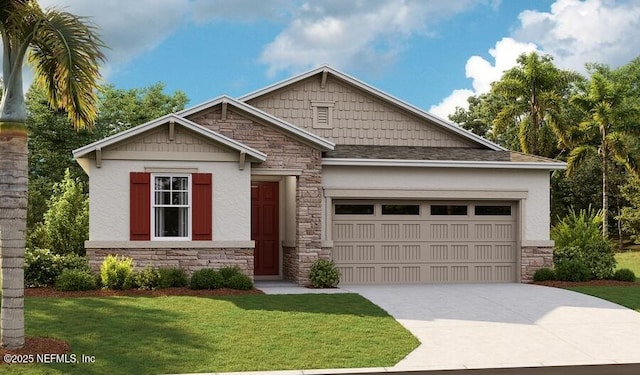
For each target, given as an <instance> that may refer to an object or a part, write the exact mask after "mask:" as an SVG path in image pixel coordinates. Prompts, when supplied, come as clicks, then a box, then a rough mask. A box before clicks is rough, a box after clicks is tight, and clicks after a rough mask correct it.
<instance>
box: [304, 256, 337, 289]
mask: <svg viewBox="0 0 640 375" xmlns="http://www.w3.org/2000/svg"><path fill="white" fill-rule="evenodd" d="M309 280H310V281H311V285H312V286H313V287H314V288H335V287H336V286H338V283H339V282H340V270H338V269H337V268H336V265H335V263H333V261H331V260H326V259H318V260H316V261H315V262H313V264H312V265H311V271H310V272H309Z"/></svg>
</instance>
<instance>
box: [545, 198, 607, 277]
mask: <svg viewBox="0 0 640 375" xmlns="http://www.w3.org/2000/svg"><path fill="white" fill-rule="evenodd" d="M551 238H552V239H553V240H554V241H555V243H556V247H555V250H554V254H553V263H554V265H555V266H556V270H557V267H558V265H560V264H562V263H563V262H565V261H568V260H577V261H581V262H582V263H583V264H585V265H586V266H587V268H588V269H589V274H590V278H592V279H607V278H610V277H612V276H613V271H614V269H615V265H616V260H615V257H614V248H613V244H611V242H609V241H608V240H607V239H606V238H604V237H602V211H594V210H591V209H589V210H580V211H579V212H576V211H575V210H570V211H569V214H568V215H567V216H565V217H564V218H562V219H560V221H559V222H558V224H556V225H555V226H554V227H553V228H552V229H551Z"/></svg>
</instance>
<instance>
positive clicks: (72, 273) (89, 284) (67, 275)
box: [55, 269, 97, 291]
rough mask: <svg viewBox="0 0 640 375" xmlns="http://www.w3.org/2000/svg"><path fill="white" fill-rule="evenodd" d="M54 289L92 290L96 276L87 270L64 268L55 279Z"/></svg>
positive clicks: (94, 287) (94, 286)
mask: <svg viewBox="0 0 640 375" xmlns="http://www.w3.org/2000/svg"><path fill="white" fill-rule="evenodd" d="M55 285H56V289H58V290H65V291H78V290H94V289H96V288H97V286H96V277H95V276H94V275H93V274H92V273H91V272H89V271H86V270H80V269H65V270H64V271H62V273H61V274H60V276H58V278H57V279H56V284H55Z"/></svg>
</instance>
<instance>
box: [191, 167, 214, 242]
mask: <svg viewBox="0 0 640 375" xmlns="http://www.w3.org/2000/svg"><path fill="white" fill-rule="evenodd" d="M191 183H192V185H193V196H192V201H191V203H192V205H191V206H192V219H193V220H192V228H193V229H192V232H191V239H192V240H194V241H211V238H212V235H211V233H212V227H213V225H212V222H211V217H212V215H211V212H212V209H211V206H212V203H211V200H212V199H211V198H212V187H211V173H194V174H193V175H191Z"/></svg>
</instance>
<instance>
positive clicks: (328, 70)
mask: <svg viewBox="0 0 640 375" xmlns="http://www.w3.org/2000/svg"><path fill="white" fill-rule="evenodd" d="M318 74H322V77H323V78H322V79H323V81H324V80H326V78H327V76H328V75H331V76H332V77H334V78H337V79H339V80H341V81H343V82H346V83H348V84H350V85H353V86H355V87H357V88H358V89H360V90H362V91H364V92H366V93H368V94H369V95H372V96H374V97H377V98H378V99H380V100H382V101H384V102H387V103H390V104H391V105H394V106H396V107H399V108H402V109H403V110H405V111H407V112H409V113H411V114H413V115H414V116H417V117H418V118H422V119H424V120H427V121H429V122H430V123H432V124H434V125H435V126H439V127H441V128H443V129H445V130H448V131H450V132H452V133H454V134H457V135H460V136H462V137H463V138H465V139H468V140H470V141H471V142H473V143H476V144H479V145H482V146H485V147H488V148H489V149H491V150H495V151H506V150H507V149H506V148H504V147H502V146H500V145H498V144H496V143H493V142H491V141H489V140H486V139H484V138H482V137H480V136H479V135H477V134H474V133H472V132H470V131H468V130H466V129H463V128H461V127H459V126H457V125H455V124H454V123H452V122H449V121H447V120H444V119H442V118H440V117H438V116H435V115H433V114H431V113H429V112H427V111H424V110H422V109H420V108H418V107H416V106H414V105H411V104H409V103H407V102H404V101H402V100H400V99H398V98H396V97H394V96H392V95H390V94H387V93H386V92H384V91H381V90H379V89H377V88H375V87H373V86H371V85H369V84H367V83H364V82H362V81H360V80H358V79H356V78H354V77H352V76H350V75H348V74H345V73H343V72H340V71H338V70H336V69H334V68H332V67H330V66H328V65H322V66H320V67H318V68H316V69H313V70H310V71H308V72H306V73H302V74H300V75H297V76H295V77H291V78H288V79H286V80H283V81H280V82H278V83H275V84H273V85H270V86H267V87H265V88H262V89H260V90H257V91H254V92H252V93H249V94H246V95H244V96H241V97H239V98H238V100H239V101H242V102H246V101H249V100H252V99H255V98H257V97H260V96H263V95H266V94H269V93H271V92H273V91H276V90H279V89H281V88H283V87H286V86H289V85H292V84H295V83H297V82H300V81H302V80H305V79H307V78H309V77H312V76H315V75H318Z"/></svg>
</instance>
